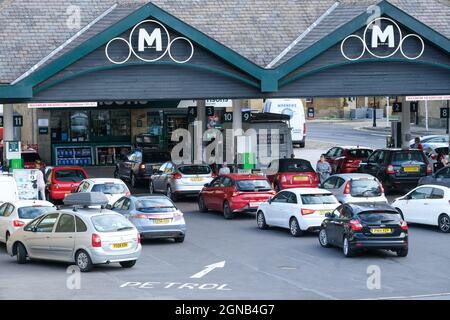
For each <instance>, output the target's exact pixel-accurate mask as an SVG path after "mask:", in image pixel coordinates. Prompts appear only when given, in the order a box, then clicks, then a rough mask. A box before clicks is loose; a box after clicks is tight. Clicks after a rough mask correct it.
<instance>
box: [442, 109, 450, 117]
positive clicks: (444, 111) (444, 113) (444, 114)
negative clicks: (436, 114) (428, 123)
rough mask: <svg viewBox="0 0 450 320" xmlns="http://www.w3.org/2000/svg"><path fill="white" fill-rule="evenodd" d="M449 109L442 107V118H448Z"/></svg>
mask: <svg viewBox="0 0 450 320" xmlns="http://www.w3.org/2000/svg"><path fill="white" fill-rule="evenodd" d="M448 114H449V109H448V108H441V119H448Z"/></svg>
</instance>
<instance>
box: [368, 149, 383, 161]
mask: <svg viewBox="0 0 450 320" xmlns="http://www.w3.org/2000/svg"><path fill="white" fill-rule="evenodd" d="M379 155H380V151H375V152H374V153H372V154H371V156H370V157H369V159H367V162H369V163H376V162H377V159H378V156H379Z"/></svg>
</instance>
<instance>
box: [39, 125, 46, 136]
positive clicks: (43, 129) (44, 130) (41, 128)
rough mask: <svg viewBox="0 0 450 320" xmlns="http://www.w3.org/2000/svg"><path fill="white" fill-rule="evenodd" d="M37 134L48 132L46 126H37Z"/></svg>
mask: <svg viewBox="0 0 450 320" xmlns="http://www.w3.org/2000/svg"><path fill="white" fill-rule="evenodd" d="M39 134H41V135H44V134H48V127H39Z"/></svg>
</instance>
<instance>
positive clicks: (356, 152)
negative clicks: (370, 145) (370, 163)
mask: <svg viewBox="0 0 450 320" xmlns="http://www.w3.org/2000/svg"><path fill="white" fill-rule="evenodd" d="M347 152H348V155H349V156H350V157H352V158H364V159H366V158H368V157H369V156H370V154H371V153H372V150H370V149H350V150H348V151H347Z"/></svg>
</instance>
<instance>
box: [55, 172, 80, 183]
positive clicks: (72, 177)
mask: <svg viewBox="0 0 450 320" xmlns="http://www.w3.org/2000/svg"><path fill="white" fill-rule="evenodd" d="M55 179H56V180H58V181H61V182H81V181H83V180H84V179H86V175H85V174H84V172H83V171H81V170H56V171H55Z"/></svg>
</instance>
